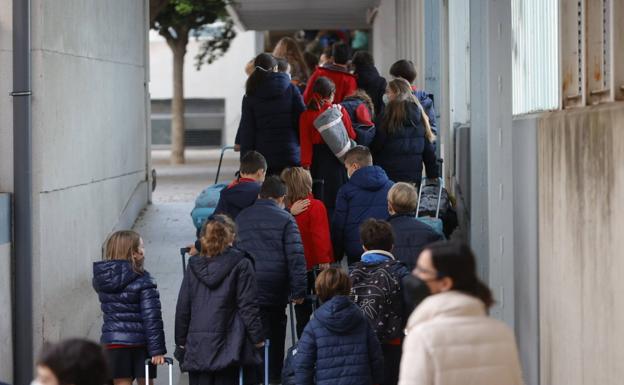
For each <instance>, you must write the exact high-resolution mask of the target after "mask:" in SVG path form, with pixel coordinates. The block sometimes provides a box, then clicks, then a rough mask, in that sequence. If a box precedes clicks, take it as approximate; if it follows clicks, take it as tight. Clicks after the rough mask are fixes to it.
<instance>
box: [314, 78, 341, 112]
mask: <svg viewBox="0 0 624 385" xmlns="http://www.w3.org/2000/svg"><path fill="white" fill-rule="evenodd" d="M334 92H336V85H335V84H334V82H332V81H331V79H329V78H326V77H325V76H321V77H319V78H317V79H316V81H315V82H314V85H313V86H312V97H311V98H310V101H309V102H308V109H309V110H314V111H318V110H320V109H321V106H322V105H323V100H327V99H329V98H330V97H331V96H332V95H333V93H334Z"/></svg>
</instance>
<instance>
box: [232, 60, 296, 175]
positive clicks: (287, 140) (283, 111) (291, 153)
mask: <svg viewBox="0 0 624 385" xmlns="http://www.w3.org/2000/svg"><path fill="white" fill-rule="evenodd" d="M303 110H305V106H304V105H303V99H302V98H301V94H300V93H299V90H298V89H297V87H295V86H294V85H293V84H292V83H291V82H290V79H289V78H288V75H287V74H285V73H280V72H275V73H269V74H268V75H267V77H266V78H265V80H264V82H262V83H261V84H260V86H259V87H258V89H257V90H256V91H255V93H254V94H253V95H245V97H244V98H243V107H242V112H241V121H240V125H239V128H238V133H237V137H238V140H239V141H240V145H241V151H240V152H241V157H242V156H243V155H245V154H246V153H247V152H249V151H251V150H255V151H258V152H259V153H261V154H262V155H264V157H265V158H266V161H267V164H268V167H269V169H272V170H277V169H283V168H284V167H291V166H299V163H300V152H299V136H298V135H299V115H301V113H302V112H303Z"/></svg>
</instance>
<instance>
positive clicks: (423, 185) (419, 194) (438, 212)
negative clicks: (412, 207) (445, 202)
mask: <svg viewBox="0 0 624 385" xmlns="http://www.w3.org/2000/svg"><path fill="white" fill-rule="evenodd" d="M426 180H427V178H426V177H423V178H422V181H421V182H420V189H419V190H418V204H417V205H416V217H418V212H419V211H420V197H421V195H422V189H423V187H425V182H426ZM442 182H443V181H442V178H440V177H438V186H440V189H439V190H438V205H437V207H436V219H437V218H439V216H440V202H441V201H442V189H443V188H444V186H442V184H443V183H442Z"/></svg>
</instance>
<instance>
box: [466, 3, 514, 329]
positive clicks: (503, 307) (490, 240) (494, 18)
mask: <svg viewBox="0 0 624 385" xmlns="http://www.w3.org/2000/svg"><path fill="white" fill-rule="evenodd" d="M470 46H471V51H470V101H471V131H470V146H471V149H470V153H471V157H470V163H471V165H470V171H471V194H470V196H471V202H470V206H471V209H470V215H471V217H470V241H471V244H472V247H473V249H474V250H475V252H476V254H477V256H478V258H479V271H480V273H481V274H482V276H483V278H485V279H486V280H487V282H488V283H489V286H490V287H491V289H492V291H493V293H494V296H495V298H496V301H497V303H496V305H495V306H494V307H493V309H492V311H491V314H492V315H493V316H495V317H497V318H499V319H502V320H504V321H505V322H507V323H508V324H509V325H511V326H512V327H513V324H514V283H513V282H514V280H513V277H514V269H513V245H514V240H513V179H512V136H511V133H512V93H511V77H512V76H511V50H512V45H511V1H510V0H498V1H496V0H487V1H486V0H479V1H471V2H470Z"/></svg>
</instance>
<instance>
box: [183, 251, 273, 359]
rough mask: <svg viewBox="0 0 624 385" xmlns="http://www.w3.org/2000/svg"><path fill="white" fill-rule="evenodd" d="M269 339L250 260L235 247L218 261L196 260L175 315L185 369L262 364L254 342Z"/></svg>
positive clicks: (213, 259)
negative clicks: (257, 296)
mask: <svg viewBox="0 0 624 385" xmlns="http://www.w3.org/2000/svg"><path fill="white" fill-rule="evenodd" d="M263 339H264V336H263V334H262V321H261V319H260V311H259V309H258V306H257V304H256V279H255V277H254V271H253V265H252V262H251V260H250V258H249V257H248V256H246V255H245V253H243V252H242V251H240V250H237V249H235V248H232V247H230V248H228V249H226V250H225V251H224V252H223V253H221V254H220V255H217V256H215V257H210V258H209V257H203V256H194V257H191V258H190V259H189V267H188V269H187V270H186V273H185V274H184V279H183V281H182V286H181V287H180V293H179V295H178V303H177V306H176V314H175V342H176V345H178V346H183V347H184V348H185V354H184V361H183V362H182V364H181V367H182V369H183V370H188V371H217V370H222V369H224V368H227V367H228V366H232V365H238V364H239V363H241V362H242V363H243V364H247V365H248V364H257V363H258V362H259V359H260V357H259V356H258V352H257V351H256V349H255V348H254V344H256V343H259V342H261V341H263Z"/></svg>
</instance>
